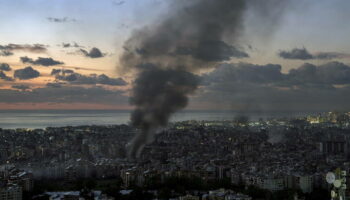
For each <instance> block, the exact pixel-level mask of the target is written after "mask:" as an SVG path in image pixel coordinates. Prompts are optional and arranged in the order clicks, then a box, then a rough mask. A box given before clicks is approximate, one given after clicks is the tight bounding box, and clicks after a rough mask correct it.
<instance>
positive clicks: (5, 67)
mask: <svg viewBox="0 0 350 200" xmlns="http://www.w3.org/2000/svg"><path fill="white" fill-rule="evenodd" d="M0 70H1V71H7V72H8V71H11V70H12V69H11V67H10V65H9V64H7V63H0Z"/></svg>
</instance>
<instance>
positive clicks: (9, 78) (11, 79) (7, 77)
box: [0, 71, 13, 81]
mask: <svg viewBox="0 0 350 200" xmlns="http://www.w3.org/2000/svg"><path fill="white" fill-rule="evenodd" d="M0 79H2V80H5V81H13V78H11V77H9V76H7V75H6V74H5V73H4V72H3V71H0Z"/></svg>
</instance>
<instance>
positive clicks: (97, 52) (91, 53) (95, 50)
mask: <svg viewBox="0 0 350 200" xmlns="http://www.w3.org/2000/svg"><path fill="white" fill-rule="evenodd" d="M80 52H81V53H83V54H84V55H85V56H86V57H89V58H101V57H104V54H103V53H102V52H101V50H99V49H98V48H96V47H93V48H92V49H91V50H90V51H89V52H88V51H86V50H84V49H80Z"/></svg>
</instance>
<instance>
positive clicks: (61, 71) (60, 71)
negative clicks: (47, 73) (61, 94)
mask: <svg viewBox="0 0 350 200" xmlns="http://www.w3.org/2000/svg"><path fill="white" fill-rule="evenodd" d="M73 73H74V71H73V70H71V69H63V70H62V69H52V71H51V75H57V74H73Z"/></svg>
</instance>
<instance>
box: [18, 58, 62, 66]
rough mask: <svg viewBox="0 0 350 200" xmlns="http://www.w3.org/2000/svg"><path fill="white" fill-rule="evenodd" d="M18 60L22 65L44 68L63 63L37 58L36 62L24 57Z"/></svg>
mask: <svg viewBox="0 0 350 200" xmlns="http://www.w3.org/2000/svg"><path fill="white" fill-rule="evenodd" d="M20 59H21V61H22V62H23V63H30V64H33V65H42V66H46V67H48V66H54V65H62V64H64V63H63V62H60V61H57V60H54V59H52V58H43V57H38V58H37V59H36V60H33V59H32V58H29V57H27V56H24V57H20Z"/></svg>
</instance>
